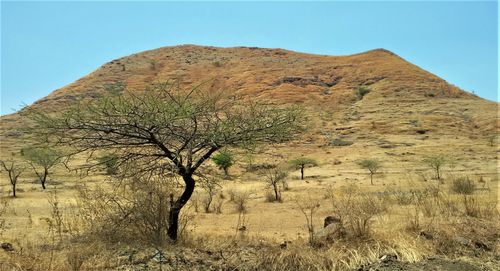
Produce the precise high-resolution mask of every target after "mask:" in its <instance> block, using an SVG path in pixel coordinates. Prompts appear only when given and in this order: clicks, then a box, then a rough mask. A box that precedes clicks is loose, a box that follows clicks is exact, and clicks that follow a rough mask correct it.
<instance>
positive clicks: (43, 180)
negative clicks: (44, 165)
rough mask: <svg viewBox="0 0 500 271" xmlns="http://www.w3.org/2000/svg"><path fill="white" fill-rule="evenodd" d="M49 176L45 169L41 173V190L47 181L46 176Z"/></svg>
mask: <svg viewBox="0 0 500 271" xmlns="http://www.w3.org/2000/svg"><path fill="white" fill-rule="evenodd" d="M48 175H49V171H48V170H47V169H45V170H44V171H43V177H42V179H41V182H42V188H43V189H45V182H46V181H47V176H48Z"/></svg>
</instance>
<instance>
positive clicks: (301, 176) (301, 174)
mask: <svg viewBox="0 0 500 271" xmlns="http://www.w3.org/2000/svg"><path fill="white" fill-rule="evenodd" d="M300 179H301V180H304V165H302V166H301V167H300Z"/></svg>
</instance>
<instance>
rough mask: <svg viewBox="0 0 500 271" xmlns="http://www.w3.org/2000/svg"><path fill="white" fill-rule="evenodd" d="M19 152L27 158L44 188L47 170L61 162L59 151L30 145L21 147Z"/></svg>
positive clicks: (47, 174)
mask: <svg viewBox="0 0 500 271" xmlns="http://www.w3.org/2000/svg"><path fill="white" fill-rule="evenodd" d="M21 154H22V156H23V157H24V158H26V160H28V162H29V164H30V166H31V167H32V168H33V170H34V171H35V174H36V176H37V177H38V180H39V181H40V183H41V184H42V188H43V189H45V183H46V181H47V178H48V176H49V170H50V169H51V168H53V167H54V166H56V165H57V164H59V163H61V155H60V154H59V152H57V151H56V150H54V149H50V148H47V147H32V148H25V149H22V150H21Z"/></svg>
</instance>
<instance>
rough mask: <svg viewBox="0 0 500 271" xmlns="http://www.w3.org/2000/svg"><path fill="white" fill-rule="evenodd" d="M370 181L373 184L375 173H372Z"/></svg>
mask: <svg viewBox="0 0 500 271" xmlns="http://www.w3.org/2000/svg"><path fill="white" fill-rule="evenodd" d="M370 183H371V184H372V185H373V173H371V174H370Z"/></svg>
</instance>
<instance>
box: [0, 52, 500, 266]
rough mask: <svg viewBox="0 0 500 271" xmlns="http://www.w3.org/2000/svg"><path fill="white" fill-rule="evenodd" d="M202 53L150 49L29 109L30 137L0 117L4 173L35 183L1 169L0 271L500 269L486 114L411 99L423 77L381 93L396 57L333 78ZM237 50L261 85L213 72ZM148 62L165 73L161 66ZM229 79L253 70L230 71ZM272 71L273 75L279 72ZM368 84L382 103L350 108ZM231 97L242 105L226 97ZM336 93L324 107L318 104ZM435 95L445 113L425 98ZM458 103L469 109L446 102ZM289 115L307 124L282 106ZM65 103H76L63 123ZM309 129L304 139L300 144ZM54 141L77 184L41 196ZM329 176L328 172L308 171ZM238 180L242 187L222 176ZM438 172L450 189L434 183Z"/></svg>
mask: <svg viewBox="0 0 500 271" xmlns="http://www.w3.org/2000/svg"><path fill="white" fill-rule="evenodd" d="M196 48H197V47H195V46H191V45H188V46H186V47H185V48H184V47H182V48H181V49H176V50H174V51H172V54H170V53H168V54H164V53H163V52H162V50H164V49H161V50H158V51H157V50H153V51H150V52H148V54H147V57H141V56H140V55H139V56H134V57H133V58H131V59H127V58H124V59H120V60H117V61H114V62H113V63H112V65H106V67H105V68H106V69H105V70H103V71H98V72H97V73H95V74H90V75H89V77H88V78H85V79H84V80H81V81H78V82H77V83H76V84H72V85H69V86H67V87H64V88H62V89H61V90H60V91H58V93H56V94H57V95H53V96H49V97H47V99H46V100H43V101H42V102H41V103H37V104H35V106H34V107H33V108H32V107H31V106H28V107H26V108H24V109H23V114H24V113H28V112H30V111H31V114H32V118H33V119H35V120H36V121H38V122H37V124H38V125H40V127H37V128H38V129H36V130H31V131H29V130H27V131H26V132H25V131H24V130H23V132H22V133H19V134H18V133H17V132H16V131H17V130H16V129H18V128H19V127H18V126H20V125H21V124H22V125H24V124H25V123H24V122H22V123H21V122H19V121H17V119H16V118H15V117H16V114H14V115H11V116H2V121H1V126H2V127H1V128H2V129H0V137H1V140H2V142H1V143H2V153H1V155H2V158H1V159H5V160H4V161H5V162H6V165H7V167H8V166H9V165H10V164H9V163H7V161H14V162H15V165H16V166H23V165H25V166H26V170H25V171H24V172H23V174H21V175H20V177H19V178H17V183H18V184H20V185H18V187H17V190H18V192H19V193H18V198H16V199H13V198H11V197H10V196H9V195H10V194H9V193H10V185H9V183H8V180H9V179H8V174H7V173H6V172H5V170H4V168H2V169H3V170H2V171H4V172H5V174H4V173H3V172H2V174H1V175H2V176H0V177H2V179H1V180H0V181H2V182H3V185H2V184H0V237H1V238H0V239H1V241H2V242H0V270H4V269H5V270H32V271H46V270H51V271H62V270H129V269H130V270H144V269H148V270H161V269H162V268H163V270H165V269H168V270H170V269H172V270H190V271H191V270H193V271H196V270H242V271H253V270H255V271H257V270H259V271H263V270H264V271H265V270H269V271H271V270H272V271H274V270H331V271H347V270H375V269H384V270H385V269H386V268H387V269H391V270H392V269H397V270H426V271H427V269H429V268H430V269H436V270H437V269H439V270H440V269H441V267H443V268H442V269H443V270H476V269H477V270H479V269H481V270H483V269H484V270H485V271H486V270H496V269H497V266H498V263H499V259H498V257H497V256H498V255H497V254H498V243H499V240H500V239H499V236H498V232H500V226H499V224H498V222H497V221H498V220H499V218H500V216H499V212H498V209H497V206H498V204H497V203H498V199H497V196H498V193H497V191H498V186H499V185H500V182H499V178H498V176H497V175H498V174H497V172H496V171H495V169H496V162H497V160H496V157H497V153H496V148H492V147H488V145H487V144H490V145H491V144H494V143H491V142H490V141H489V137H487V135H488V134H489V133H492V131H493V130H494V129H493V128H494V127H495V123H494V121H493V118H491V117H490V118H487V117H485V114H483V113H482V112H481V114H479V113H478V109H479V110H481V111H482V110H484V111H485V112H493V111H494V110H493V109H488V108H490V107H491V108H492V106H491V103H489V102H488V105H486V104H483V102H482V100H480V99H475V98H474V97H471V96H469V95H467V96H463V97H462V96H461V94H460V90H459V89H452V88H446V87H445V85H444V83H443V82H441V81H439V80H437V79H436V78H435V77H432V78H431V79H432V80H430V81H429V82H430V83H429V82H420V81H419V82H418V87H415V88H412V84H414V83H415V82H414V81H412V80H416V79H418V80H421V79H422V76H425V73H422V76H414V77H412V76H406V74H404V72H405V71H403V70H401V72H400V70H397V72H396V70H394V71H395V72H393V73H392V72H391V74H393V75H394V76H399V75H405V76H404V79H405V81H404V84H403V85H393V84H394V82H402V81H399V79H401V78H399V79H398V78H395V79H397V80H393V78H389V79H390V80H384V79H383V78H384V76H385V75H384V74H378V70H377V69H378V65H379V63H378V60H379V59H380V60H383V59H385V57H384V55H386V53H380V52H377V53H376V59H377V63H376V64H377V67H375V66H373V67H370V69H364V68H363V69H361V70H357V71H358V72H357V73H356V75H355V76H352V75H351V74H350V72H349V70H350V69H351V67H350V66H349V65H350V64H349V63H342V60H341V58H332V59H335V62H336V64H335V65H338V66H337V67H338V69H335V70H336V71H337V72H334V73H333V74H332V73H331V72H332V71H334V70H333V69H330V67H328V70H327V69H326V68H324V67H327V66H326V65H323V64H321V65H317V66H311V65H310V64H312V63H314V62H312V61H311V60H308V61H306V62H304V61H302V60H301V58H302V57H303V55H298V54H293V53H291V52H285V51H282V50H266V49H255V48H232V49H224V50H221V51H217V49H215V48H203V50H200V51H199V52H210V54H211V55H210V56H209V57H205V56H204V55H203V54H204V53H199V52H198V49H196ZM239 50H243V51H244V55H254V56H255V58H254V59H257V60H259V59H260V57H259V54H263V55H264V56H265V58H266V59H265V61H264V63H265V64H264V65H265V71H266V72H265V73H260V74H259V73H254V72H249V71H248V67H249V66H247V65H229V64H228V63H233V61H232V60H231V61H230V62H227V63H226V64H227V65H226V64H224V63H223V62H221V63H223V65H222V66H223V68H224V69H222V68H216V66H217V64H214V63H212V61H215V60H220V61H225V60H227V59H233V58H234V57H236V58H235V59H238V51H239ZM212 53H213V54H212ZM369 54H371V53H370V52H368V53H367V54H366V55H369ZM274 55H279V56H280V57H279V58H276V59H273V56H274ZM228 56H230V57H231V58H227V57H228ZM364 57H365V54H362V55H357V56H355V57H354V58H356V59H360V60H361V59H363V58H364ZM243 58H244V57H243ZM314 58H321V56H314ZM149 59H156V60H157V61H158V63H157V65H156V63H154V64H152V65H153V66H152V67H151V69H150V67H149V66H148V65H149V64H151V63H149V62H148V60H149ZM165 59H169V60H168V61H165ZM349 59H351V58H349ZM388 59H391V60H397V61H399V58H397V57H389V58H388ZM176 60H179V61H176ZM244 60H246V59H245V58H244ZM268 60H269V61H268ZM368 60H369V59H368ZM134 61H137V62H134ZM259 61H260V60H259ZM327 61H329V60H328V59H327V60H325V62H324V63H327ZM337 61H338V63H337ZM171 63H176V64H175V65H178V64H179V65H180V66H179V67H181V68H180V70H176V69H172V66H171ZM242 63H244V62H242ZM277 63H288V64H287V65H289V67H290V69H288V68H287V69H282V68H281V67H279V66H274V65H277ZM296 63H298V64H300V65H299V66H295V65H296ZM365 63H372V62H370V61H366V62H365V61H362V62H360V65H365ZM255 64H256V63H250V65H251V67H254V65H255ZM344 64H347V65H344ZM380 64H381V65H384V63H380ZM125 65H127V72H126V73H121V72H120V68H121V67H123V68H124V67H125ZM212 65H213V66H212ZM370 65H371V64H370ZM235 66H237V67H242V69H241V70H236V72H235V73H232V72H233V71H235V70H233V69H234V67H235ZM200 67H201V70H200V69H199V68H200ZM255 67H256V68H259V67H258V66H255ZM302 67H305V68H307V71H306V70H301V69H302ZM386 68H387V69H389V67H388V66H384V67H383V70H385V69H386ZM399 68H401V69H404V68H405V67H404V65H403V66H400V67H398V69H399ZM412 69H413V68H412ZM135 71H140V73H138V74H133V73H134V72H135ZM158 71H161V73H158ZM192 71H196V72H195V73H194V75H195V76H196V78H197V79H194V77H193V76H192V75H191V72H192ZM199 71H202V72H201V73H200V72H199ZM276 71H277V72H278V73H279V77H272V76H268V73H269V74H272V73H275V72H276ZM292 71H293V74H292ZM359 71H362V72H365V71H366V74H361V76H360V74H359ZM115 72H118V73H119V74H114V73H115ZM215 73H217V78H216V79H214V80H213V81H209V82H208V83H207V84H205V85H202V86H199V87H197V88H196V90H193V89H189V86H188V85H187V84H185V83H186V82H183V83H179V84H177V83H175V84H172V85H164V86H161V85H160V86H158V85H154V86H151V87H149V88H148V89H144V90H141V89H140V88H141V86H142V85H141V84H143V83H142V82H143V81H144V82H146V81H148V82H149V81H151V80H156V79H157V78H163V76H167V75H168V74H178V75H180V76H181V77H182V78H186V79H187V80H189V81H188V83H189V82H192V81H193V80H203V79H204V78H208V77H207V76H212V75H214V74H215ZM96 74H97V76H99V77H95V76H94V75H96ZM110 74H111V75H112V76H108V75H110ZM231 74H237V76H236V77H232V76H231ZM308 74H309V75H310V76H309V75H308ZM315 74H317V75H315ZM129 75H132V76H129ZM379 75H380V76H379ZM199 76H201V78H202V79H200V77H199ZM246 76H251V77H248V78H251V80H250V81H248V80H247V79H246V78H245V77H246ZM391 76H392V75H391ZM155 78H156V79H155ZM280 78H282V79H280ZM87 79H91V80H87ZM94 79H96V80H94ZM116 80H125V81H126V82H127V83H130V86H131V89H130V90H126V89H125V84H122V83H116V85H115V86H113V87H109V86H108V87H107V88H108V89H106V88H104V89H103V86H102V84H104V83H105V82H116ZM380 80H382V81H380ZM254 81H255V82H257V83H259V85H255V86H258V87H256V88H255V89H254V88H253V87H252V85H251V84H250V83H253V82H254ZM89 82H91V83H89ZM249 82H250V83H249ZM378 82H380V83H378ZM436 82H438V84H437V85H434V84H435V83H436ZM110 84H114V83H110ZM74 85H76V86H77V88H74ZM174 85H175V86H174ZM209 85H210V87H208V86H209ZM357 85H363V86H366V85H369V86H372V87H374V88H377V89H379V90H380V93H373V95H374V96H373V97H372V95H371V94H370V95H368V96H366V98H363V96H364V95H366V93H365V94H364V95H363V96H359V99H370V101H368V100H366V101H362V102H355V101H354V100H353V99H355V98H353V97H354V94H355V93H353V92H354V91H353V90H352V89H349V88H350V87H351V86H357ZM205 86H206V87H207V88H205ZM267 86H269V87H272V88H273V89H276V91H274V92H273V93H272V98H273V99H272V101H271V99H269V101H270V102H272V104H269V105H262V104H258V102H257V101H258V99H261V101H262V100H264V99H268V97H271V96H267V95H268V94H270V95H271V93H266V92H267V90H266V89H265V88H266V87H267ZM414 86H417V85H414ZM220 87H231V89H232V90H234V92H225V91H217V90H215V89H218V88H220ZM132 88H136V90H132ZM165 88H166V89H165ZM301 88H302V89H304V90H307V91H301V90H300V89H301ZM326 88H329V89H331V95H330V96H328V95H326V96H325V95H321V92H322V90H324V89H326ZM367 88H368V87H367ZM441 89H444V91H441ZM68 90H69V91H68ZM94 90H95V92H94ZM248 90H254V91H255V92H253V91H252V92H250V91H248ZM435 90H439V91H438V92H435ZM65 91H67V92H68V93H69V94H68V95H66V94H65ZM261 91H262V93H261ZM346 91H347V93H346ZM373 91H375V89H373ZM426 91H427V92H435V93H436V95H437V96H439V99H426V98H424V97H422V95H424V93H425V92H426ZM103 93H104V94H103ZM235 93H237V94H238V95H241V96H233V94H235ZM407 93H408V94H409V95H408V96H406V95H407ZM87 94H88V95H89V96H88V97H87V96H85V95H87ZM249 94H251V95H249ZM261 94H262V95H261ZM323 94H324V93H323ZM375 94H376V95H375ZM65 95H66V96H65ZM419 95H420V96H419ZM451 95H457V97H460V99H456V100H453V102H452V103H447V101H449V99H451V98H450V96H451ZM384 97H389V99H388V100H384ZM372 98H373V100H372ZM413 98H415V100H413ZM295 99H297V100H295ZM294 101H297V102H298V103H302V102H303V104H304V106H307V107H306V110H307V111H302V110H300V109H295V108H290V107H288V106H287V104H290V103H293V102H294ZM68 103H75V104H77V105H75V107H74V108H72V109H71V110H70V111H68V112H67V113H64V112H63V111H64V110H65V109H66V108H67V107H66V106H69V105H68ZM427 103H429V104H427ZM47 105H50V106H47ZM476 105H480V106H478V107H477V108H475V106H476ZM35 109H36V110H35ZM38 110H41V111H38ZM45 110H47V111H46V112H45ZM495 110H496V107H495ZM45 114H46V115H47V116H46V115H45ZM306 116H307V117H308V118H309V121H308V122H307V123H308V126H306V127H307V132H306V133H304V134H303V135H302V136H298V135H297V134H298V133H299V132H300V131H301V130H302V129H301V128H302V127H301V126H302V124H303V123H304V121H303V119H304V118H305V117H306ZM4 118H5V119H4ZM4 120H5V121H4ZM26 123H30V122H26ZM464 127H466V128H467V127H470V128H471V129H463V128H464ZM11 128H12V129H11ZM372 128H373V129H372ZM319 130H322V132H323V135H324V136H322V135H321V134H319ZM457 131H459V133H458V134H457ZM46 137H47V138H48V139H50V143H52V144H50V145H49V146H48V147H49V148H51V149H57V150H58V151H60V152H62V153H65V154H67V156H65V157H64V158H63V159H64V160H63V161H64V162H65V163H64V165H65V166H67V167H68V168H69V169H77V171H76V172H75V171H73V170H72V171H67V170H66V168H63V167H62V166H54V167H53V168H51V169H50V175H49V177H50V179H51V180H49V181H47V189H46V190H45V191H42V190H41V189H39V186H40V184H39V183H38V182H36V183H35V182H32V181H31V179H33V177H34V174H31V168H30V167H29V166H30V164H28V163H26V162H29V160H28V159H26V158H27V154H28V152H26V153H24V152H25V150H27V149H26V148H24V149H23V148H22V147H26V146H38V145H34V144H35V142H37V141H38V140H37V139H38V138H41V139H45V138H46ZM290 139H291V142H286V141H288V140H290ZM481 141H483V143H481ZM282 142H286V144H281V143H282ZM353 142H355V144H353ZM274 143H278V144H274ZM348 145H350V147H336V146H348ZM259 146H260V147H259ZM19 150H22V151H23V154H22V155H21V156H17V157H16V155H18V154H19ZM228 150H230V151H231V153H230V156H231V159H230V160H231V163H230V164H231V165H232V167H227V168H226V169H224V167H221V165H219V164H218V163H217V161H216V160H217V159H214V158H217V157H218V156H220V155H221V154H223V153H224V152H225V151H228ZM440 152H442V153H446V154H447V155H446V156H445V157H446V159H445V162H444V163H442V164H441V166H440V167H439V168H438V172H436V169H435V167H432V166H431V165H429V164H427V163H422V160H426V159H427V158H428V156H427V155H429V154H430V155H431V156H439V153H440ZM210 153H211V154H210ZM246 153H250V154H251V155H247V156H246V157H245V156H244V155H245V154H246ZM302 154H304V155H307V156H309V157H310V158H312V157H314V158H315V159H316V160H313V163H310V164H306V163H292V162H290V165H292V167H293V169H294V172H288V170H290V168H289V167H288V166H289V165H287V162H288V161H289V160H291V159H293V158H297V157H299V158H300V157H301V155H302ZM240 155H241V160H240ZM451 157H453V161H456V163H455V165H454V164H453V163H452V161H451V159H450V158H451ZM21 158H24V159H25V160H21ZM235 158H237V159H238V161H235ZM301 158H305V159H310V158H307V157H301ZM364 158H368V159H365V160H375V161H376V162H377V163H378V165H379V167H378V168H377V170H375V171H373V172H372V171H370V169H369V167H368V166H366V167H361V168H360V166H361V165H360V164H358V162H360V160H362V159H364ZM423 158H425V159H423ZM12 159H14V160H12ZM26 160H28V161H26ZM295 160H297V159H295ZM311 160H312V159H311ZM283 161H284V162H283ZM316 161H317V162H316ZM318 162H319V163H321V167H318V168H314V169H312V170H310V169H306V168H308V167H310V166H316V165H317V164H318ZM283 163H285V164H283ZM382 163H383V164H382ZM424 164H425V168H424ZM33 165H34V166H36V167H37V170H38V171H39V172H41V173H43V170H42V169H43V167H42V166H38V165H36V164H33ZM380 165H383V167H380ZM419 165H420V166H419ZM217 167H219V168H218V169H217ZM385 167H387V169H385ZM285 168H286V169H285ZM430 169H432V171H431V170H430ZM443 169H444V170H443ZM228 170H229V172H228ZM306 170H310V172H305V173H304V171H306ZM223 171H225V174H224V172H223ZM381 171H383V175H382V172H381ZM299 172H301V173H299ZM25 173H26V174H25ZM28 173H30V174H28ZM229 173H230V175H231V181H226V180H224V176H223V175H229ZM292 173H293V174H292ZM104 174H106V175H107V176H104ZM287 174H291V175H292V176H288V177H287ZM368 174H370V180H371V182H370V183H371V184H372V185H370V183H369V182H368V176H369V175H368ZM376 174H380V175H376ZM434 175H435V176H436V178H437V179H438V180H439V183H438V182H434V181H432V182H429V180H430V179H431V178H429V177H434ZM379 176H380V177H379ZM382 176H383V177H382ZM49 177H47V179H49ZM301 178H302V179H305V180H307V181H300V179H301ZM445 178H446V180H447V181H446V182H442V180H444V179H445ZM375 182H376V185H373V184H374V183H375ZM264 187H265V190H264ZM56 189H57V190H56ZM191 192H192V193H193V194H192V196H189V193H191ZM186 201H187V203H186ZM270 202H274V203H270ZM276 202H279V203H276ZM184 203H185V205H183V206H182V204H184ZM175 208H177V209H176V210H173V209H175ZM176 216H178V217H176ZM174 220H177V226H174V225H173V224H175V223H173V221H174ZM173 227H176V238H172V237H171V236H172V234H173V232H174V228H173ZM174 241H175V242H174ZM4 250H5V251H4ZM443 263H445V264H446V263H447V264H448V265H447V266H443Z"/></svg>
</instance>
